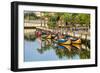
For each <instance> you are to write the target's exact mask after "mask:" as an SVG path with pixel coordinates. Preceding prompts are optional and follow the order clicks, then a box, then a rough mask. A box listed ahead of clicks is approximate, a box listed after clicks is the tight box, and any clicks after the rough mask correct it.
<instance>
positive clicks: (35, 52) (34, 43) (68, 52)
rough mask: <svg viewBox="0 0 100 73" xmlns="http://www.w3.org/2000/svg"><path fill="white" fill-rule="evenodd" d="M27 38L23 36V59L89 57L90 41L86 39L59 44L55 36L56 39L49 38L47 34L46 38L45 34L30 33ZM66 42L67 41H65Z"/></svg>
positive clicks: (40, 59) (41, 59)
mask: <svg viewBox="0 0 100 73" xmlns="http://www.w3.org/2000/svg"><path fill="white" fill-rule="evenodd" d="M54 36H55V35H54ZM28 38H29V39H28ZM28 38H26V37H25V42H24V44H25V46H24V47H25V51H24V52H25V54H24V58H25V59H24V61H48V60H68V59H89V58H90V46H89V43H90V41H87V40H82V41H81V42H82V43H71V44H66V43H63V44H61V43H59V41H58V38H57V37H56V39H54V38H53V37H52V38H51V36H48V38H46V35H41V36H36V35H33V34H32V36H28ZM31 38H32V39H31ZM33 38H34V39H33ZM60 41H62V40H60ZM64 41H65V40H64ZM67 43H69V42H68V41H67Z"/></svg>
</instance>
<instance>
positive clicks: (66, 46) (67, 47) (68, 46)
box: [62, 44, 71, 51]
mask: <svg viewBox="0 0 100 73" xmlns="http://www.w3.org/2000/svg"><path fill="white" fill-rule="evenodd" d="M62 46H63V47H65V48H66V49H68V51H71V45H63V44H62Z"/></svg>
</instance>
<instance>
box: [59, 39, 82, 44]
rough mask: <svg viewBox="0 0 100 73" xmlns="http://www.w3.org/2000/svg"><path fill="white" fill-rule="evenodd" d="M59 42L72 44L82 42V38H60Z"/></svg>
mask: <svg viewBox="0 0 100 73" xmlns="http://www.w3.org/2000/svg"><path fill="white" fill-rule="evenodd" d="M58 44H60V45H70V44H81V39H76V40H71V39H68V40H65V39H60V40H58Z"/></svg>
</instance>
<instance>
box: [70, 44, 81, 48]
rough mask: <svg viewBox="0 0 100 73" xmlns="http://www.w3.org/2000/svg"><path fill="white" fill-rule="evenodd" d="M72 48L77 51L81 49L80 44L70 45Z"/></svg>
mask: <svg viewBox="0 0 100 73" xmlns="http://www.w3.org/2000/svg"><path fill="white" fill-rule="evenodd" d="M72 46H74V47H76V48H77V49H81V45H80V44H72Z"/></svg>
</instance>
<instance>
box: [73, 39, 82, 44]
mask: <svg viewBox="0 0 100 73" xmlns="http://www.w3.org/2000/svg"><path fill="white" fill-rule="evenodd" d="M72 44H81V39H77V40H72Z"/></svg>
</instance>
